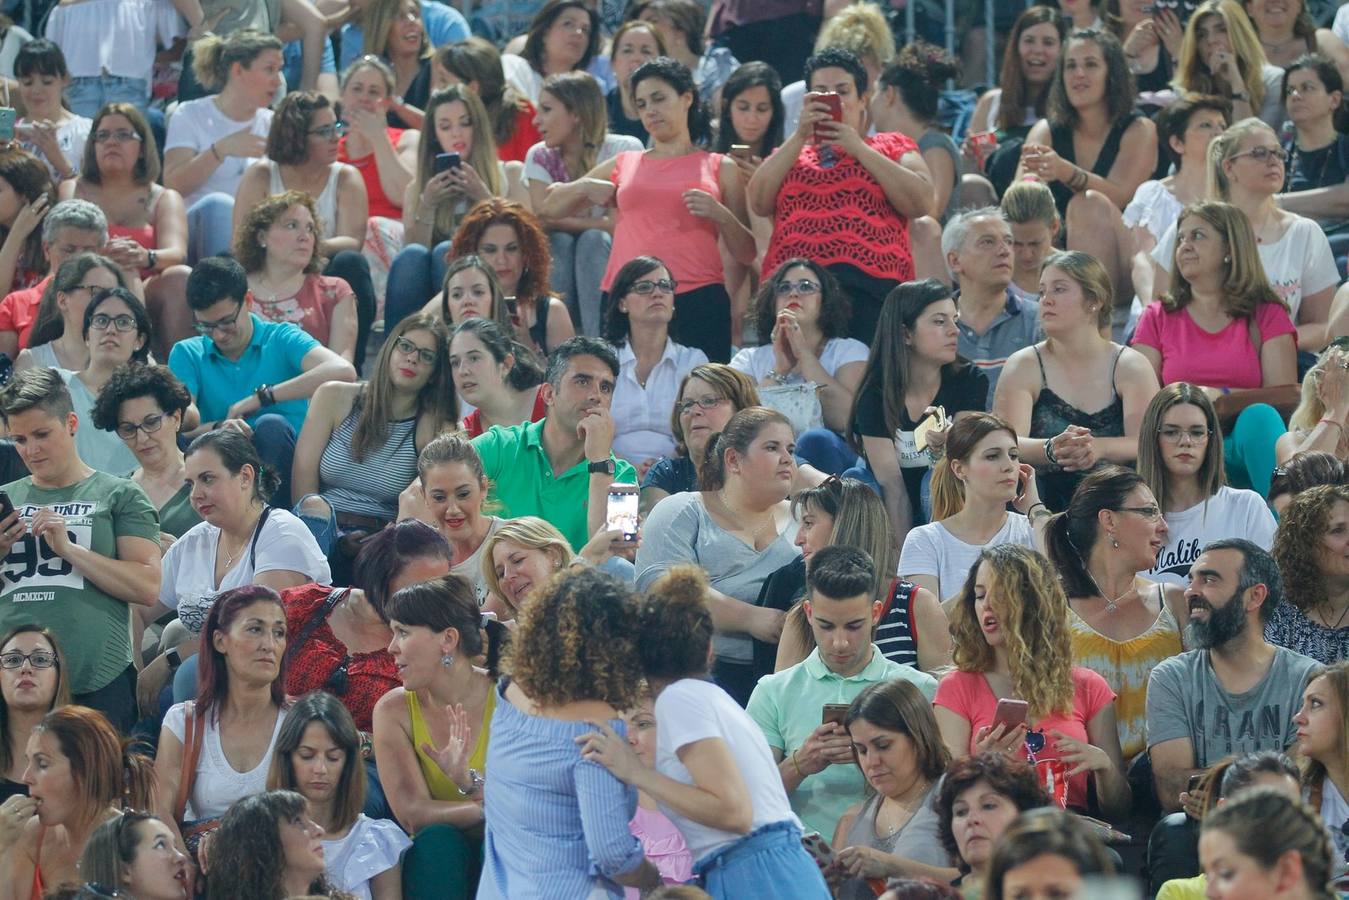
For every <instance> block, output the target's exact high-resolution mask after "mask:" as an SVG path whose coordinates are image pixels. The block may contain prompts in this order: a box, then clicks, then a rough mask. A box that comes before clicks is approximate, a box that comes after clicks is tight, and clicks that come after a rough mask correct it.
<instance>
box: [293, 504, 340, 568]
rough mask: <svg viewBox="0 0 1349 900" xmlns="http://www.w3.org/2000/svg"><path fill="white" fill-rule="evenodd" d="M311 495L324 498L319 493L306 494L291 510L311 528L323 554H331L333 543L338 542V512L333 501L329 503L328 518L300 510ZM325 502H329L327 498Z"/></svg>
mask: <svg viewBox="0 0 1349 900" xmlns="http://www.w3.org/2000/svg"><path fill="white" fill-rule="evenodd" d="M310 497H318V498H319V499H320V500H323V498H322V497H321V496H319V495H318V494H305V495H304V496H303V497H301V498H300V502H299V503H297V504H295V507H294V508H293V509H292V510H291V512H293V513H294V514H295V517H296V518H298V519H299V520H300V521H301V522H303V523H304V524H305V525H307V526H308V527H309V530H310V531H311V532H312V533H313V535H314V540H315V541H317V542H318V545H319V549H320V550H322V551H323V555H324V556H331V555H332V551H333V545H334V544H336V543H337V534H338V532H337V513H336V511H334V510H333V507H332V504H331V503H329V504H328V517H327V518H326V519H325V518H322V517H320V516H315V515H312V514H310V513H306V512H301V511H300V510H301V509H302V508H303V507H304V504H305V501H306V500H308V499H309V498H310ZM324 502H325V503H327V501H326V500H325V501H324Z"/></svg>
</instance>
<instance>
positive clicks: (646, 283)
mask: <svg viewBox="0 0 1349 900" xmlns="http://www.w3.org/2000/svg"><path fill="white" fill-rule="evenodd" d="M677 287H679V282H677V281H675V280H674V279H673V278H656V279H651V278H644V279H642V280H641V281H634V282H633V283H632V288H631V290H632V292H633V293H634V294H641V295H642V296H643V297H645V296H647V295H649V294H654V293H655V292H656V291H657V290H659V291H662V292H664V293H666V294H673V293H674V292H675V288H677Z"/></svg>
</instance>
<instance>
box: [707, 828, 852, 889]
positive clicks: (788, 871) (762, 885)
mask: <svg viewBox="0 0 1349 900" xmlns="http://www.w3.org/2000/svg"><path fill="white" fill-rule="evenodd" d="M693 871H694V874H696V875H697V876H699V878H700V879H701V880H702V884H703V890H705V891H707V892H708V893H709V894H711V895H712V896H713V897H714V898H716V900H723V898H725V900H738V898H742V897H755V898H757V900H770V898H772V900H827V898H828V897H829V896H830V894H829V888H828V887H826V886H825V883H824V876H823V875H821V874H820V869H819V867H818V866H816V865H815V861H814V860H813V859H811V858H810V854H809V853H807V852H806V849H805V848H804V847H802V846H801V829H799V828H797V827H796V825H794V824H792V823H791V822H774V823H773V824H772V825H764V826H762V827H761V828H757V829H755V830H754V831H752V832H750V833H749V834H747V835H745V836H744V837H742V838H740V840H738V841H736V842H734V843H733V844H731V845H729V846H727V847H723V848H722V849H720V850H718V851H717V852H715V853H712V854H710V855H708V856H704V857H703V858H702V859H700V860H698V861H697V862H696V863H694V864H693Z"/></svg>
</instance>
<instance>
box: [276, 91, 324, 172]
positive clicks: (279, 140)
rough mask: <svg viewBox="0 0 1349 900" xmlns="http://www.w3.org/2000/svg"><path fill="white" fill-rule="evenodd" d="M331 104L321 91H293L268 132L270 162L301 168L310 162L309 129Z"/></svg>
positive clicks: (282, 104)
mask: <svg viewBox="0 0 1349 900" xmlns="http://www.w3.org/2000/svg"><path fill="white" fill-rule="evenodd" d="M331 107H332V103H331V102H329V100H328V98H327V97H325V96H323V95H322V94H320V93H319V92H318V91H292V92H291V93H289V94H287V95H286V96H285V98H284V99H282V101H281V103H280V104H278V105H277V107H276V112H275V114H273V116H272V127H271V129H269V130H268V132H267V158H268V159H270V160H271V161H272V162H274V163H276V164H277V165H279V166H298V165H299V164H300V163H302V162H304V161H305V160H306V159H308V158H309V125H310V123H312V122H313V121H314V113H316V112H318V111H319V110H321V109H330V108H331Z"/></svg>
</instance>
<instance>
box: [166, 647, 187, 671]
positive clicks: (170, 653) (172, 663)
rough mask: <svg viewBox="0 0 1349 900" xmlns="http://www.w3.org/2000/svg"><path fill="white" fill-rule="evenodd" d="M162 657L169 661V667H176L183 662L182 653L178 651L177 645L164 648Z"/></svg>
mask: <svg viewBox="0 0 1349 900" xmlns="http://www.w3.org/2000/svg"><path fill="white" fill-rule="evenodd" d="M164 658H165V659H167V660H168V661H169V668H170V669H176V668H178V667H179V666H181V665H182V664H183V655H182V654H181V653H179V652H178V648H177V647H170V648H169V649H167V650H165V651H164Z"/></svg>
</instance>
